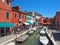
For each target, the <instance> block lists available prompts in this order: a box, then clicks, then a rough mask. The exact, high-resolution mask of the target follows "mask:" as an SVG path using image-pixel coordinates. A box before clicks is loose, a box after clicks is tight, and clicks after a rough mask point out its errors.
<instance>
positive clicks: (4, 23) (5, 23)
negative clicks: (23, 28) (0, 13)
mask: <svg viewBox="0 0 60 45" xmlns="http://www.w3.org/2000/svg"><path fill="white" fill-rule="evenodd" d="M12 26H14V24H13V23H10V22H0V28H5V27H12Z"/></svg>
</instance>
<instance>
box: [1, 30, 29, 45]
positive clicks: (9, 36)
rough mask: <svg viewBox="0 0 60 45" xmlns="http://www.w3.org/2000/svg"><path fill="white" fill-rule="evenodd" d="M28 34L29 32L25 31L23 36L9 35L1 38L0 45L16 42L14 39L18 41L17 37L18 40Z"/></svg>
mask: <svg viewBox="0 0 60 45" xmlns="http://www.w3.org/2000/svg"><path fill="white" fill-rule="evenodd" d="M27 32H28V31H24V32H23V33H21V34H12V35H8V36H4V37H1V38H0V45H4V44H6V43H8V42H10V41H12V40H14V39H16V37H17V38H18V37H20V36H22V35H24V34H26V33H27Z"/></svg>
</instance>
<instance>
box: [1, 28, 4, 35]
mask: <svg viewBox="0 0 60 45" xmlns="http://www.w3.org/2000/svg"><path fill="white" fill-rule="evenodd" d="M1 36H4V28H1Z"/></svg>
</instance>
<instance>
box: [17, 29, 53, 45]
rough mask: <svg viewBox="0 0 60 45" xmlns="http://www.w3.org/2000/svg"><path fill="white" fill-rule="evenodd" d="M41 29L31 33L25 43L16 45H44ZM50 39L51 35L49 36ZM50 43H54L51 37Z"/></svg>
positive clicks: (50, 44)
mask: <svg viewBox="0 0 60 45" xmlns="http://www.w3.org/2000/svg"><path fill="white" fill-rule="evenodd" d="M39 32H40V29H37V30H36V32H34V34H32V35H30V36H29V38H28V39H27V40H26V41H25V42H23V43H16V45H42V44H41V43H40V41H39V36H40V34H39ZM48 39H49V37H48ZM48 45H53V44H52V42H51V40H50V39H49V44H48Z"/></svg>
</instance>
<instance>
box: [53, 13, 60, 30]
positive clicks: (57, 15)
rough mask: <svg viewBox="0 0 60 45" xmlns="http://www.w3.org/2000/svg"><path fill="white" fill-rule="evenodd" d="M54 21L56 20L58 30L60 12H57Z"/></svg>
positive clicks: (59, 26) (59, 28)
mask: <svg viewBox="0 0 60 45" xmlns="http://www.w3.org/2000/svg"><path fill="white" fill-rule="evenodd" d="M54 21H55V28H56V29H57V30H60V12H56V15H55V17H54Z"/></svg>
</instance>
